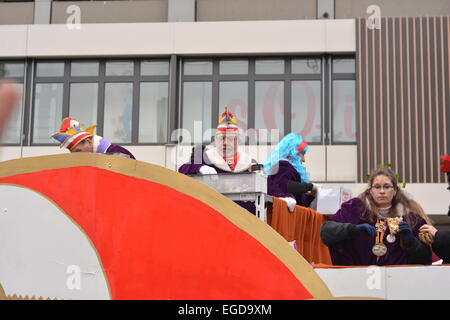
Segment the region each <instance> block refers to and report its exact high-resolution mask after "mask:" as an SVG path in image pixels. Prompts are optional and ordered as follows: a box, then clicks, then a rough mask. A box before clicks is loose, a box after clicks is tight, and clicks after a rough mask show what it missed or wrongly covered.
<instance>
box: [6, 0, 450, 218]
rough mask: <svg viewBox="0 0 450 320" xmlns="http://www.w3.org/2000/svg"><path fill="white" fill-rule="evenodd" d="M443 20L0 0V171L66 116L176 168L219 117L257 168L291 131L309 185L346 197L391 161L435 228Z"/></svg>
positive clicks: (291, 2) (448, 115) (248, 3)
mask: <svg viewBox="0 0 450 320" xmlns="http://www.w3.org/2000/svg"><path fill="white" fill-rule="evenodd" d="M449 16H450V3H449V2H448V1H446V0H431V1H427V2H426V3H424V2H423V1H421V0H395V1H392V0H384V1H382V0H379V1H372V0H370V1H366V0H359V1H356V0H305V1H296V0H283V1H280V0H229V1H220V0H142V1H50V0H45V1H44V0H42V1H38V0H36V1H34V2H27V1H25V2H10V1H5V2H0V40H1V43H2V45H1V46H0V66H1V71H0V72H2V74H3V75H2V77H4V78H8V79H13V80H14V81H16V83H17V86H18V87H19V89H20V90H21V92H22V100H21V101H20V104H21V108H19V112H18V113H17V114H16V115H15V118H14V119H13V121H12V122H11V123H10V127H9V128H8V130H7V135H6V137H5V140H4V141H3V143H4V145H5V147H4V148H3V151H2V154H1V160H8V159H14V158H19V157H27V156H35V155H46V154H53V153H58V152H66V151H65V150H60V149H59V148H58V147H56V146H55V143H54V142H53V141H51V139H50V135H51V134H53V133H54V132H56V131H57V129H58V126H59V123H60V121H61V119H62V118H64V117H67V116H72V117H76V118H78V119H79V120H80V121H81V122H82V123H84V124H85V125H91V124H97V133H98V134H99V135H102V136H105V137H106V138H108V139H109V140H111V141H112V142H115V143H119V144H122V145H125V146H127V148H129V149H130V150H131V151H132V152H133V153H134V154H135V155H136V157H137V158H138V159H139V160H142V161H147V162H151V163H154V164H158V165H162V166H165V167H167V168H171V169H174V170H175V169H176V168H177V167H178V166H179V165H180V164H182V163H183V162H184V161H185V160H186V159H187V158H188V157H189V155H190V150H191V145H192V144H194V143H202V142H203V143H208V142H210V141H211V130H210V129H212V128H214V127H215V126H216V122H217V119H218V116H219V113H220V112H221V111H222V110H223V109H224V107H225V106H228V107H229V108H230V109H231V110H232V111H233V112H234V113H235V114H236V116H237V118H238V120H239V124H240V126H241V127H242V128H243V129H244V130H245V132H246V136H245V144H246V146H245V147H246V148H247V150H248V152H250V153H251V154H252V155H253V156H254V157H255V158H256V159H257V160H258V161H260V162H263V161H264V160H265V158H266V156H267V154H268V152H269V151H270V149H271V147H272V146H273V145H274V144H276V142H277V141H278V140H279V139H280V138H281V137H282V136H284V135H285V134H287V133H289V132H297V133H300V134H302V136H303V137H304V138H305V139H306V140H307V141H308V142H309V143H310V145H311V147H310V151H309V152H308V155H307V162H306V165H307V168H308V170H309V172H310V175H311V179H312V180H313V181H316V182H319V183H324V184H327V185H328V184H329V185H345V186H347V187H349V188H351V189H352V190H353V191H354V194H355V195H356V193H358V192H360V191H361V190H362V188H364V185H365V183H366V175H367V174H368V173H370V171H371V170H372V169H373V168H374V167H376V166H377V165H380V164H388V163H389V164H391V165H392V167H393V168H394V169H395V170H396V171H397V172H398V173H399V175H400V176H401V177H402V178H403V179H404V181H405V182H406V183H407V186H406V190H407V191H408V192H410V193H411V194H412V195H413V196H414V197H415V198H416V200H418V201H419V202H420V203H421V204H422V205H423V206H424V207H425V209H426V211H427V213H429V214H433V215H435V216H436V219H438V216H439V215H441V216H442V215H445V214H446V212H447V208H448V204H449V203H450V197H449V194H448V191H447V190H446V181H445V177H444V175H443V174H441V173H440V172H439V156H440V155H441V154H447V153H448V152H449V147H450V142H449V141H450V139H449V138H450V126H449V125H447V123H449V121H448V120H449V119H450V90H449V88H450V76H449V69H450V68H449V66H450V58H449V57H450V55H449V36H450V19H449ZM270 133H272V134H270Z"/></svg>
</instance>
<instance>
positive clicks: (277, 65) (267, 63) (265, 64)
mask: <svg viewBox="0 0 450 320" xmlns="http://www.w3.org/2000/svg"><path fill="white" fill-rule="evenodd" d="M255 72H256V74H283V73H284V60H256V64H255Z"/></svg>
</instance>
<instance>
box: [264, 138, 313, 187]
mask: <svg viewBox="0 0 450 320" xmlns="http://www.w3.org/2000/svg"><path fill="white" fill-rule="evenodd" d="M302 142H303V138H302V137H301V136H300V135H298V134H295V133H289V134H288V135H286V136H285V137H284V138H283V139H281V141H280V142H279V143H278V145H277V146H276V147H275V148H274V149H273V150H272V152H271V153H270V155H269V158H268V160H267V161H266V163H265V164H264V172H265V173H266V174H267V175H271V174H275V173H276V172H277V171H278V162H279V161H280V160H286V161H289V163H290V164H291V165H292V166H293V167H294V168H295V170H297V172H298V173H299V174H300V181H301V182H309V174H308V172H307V171H306V168H305V167H304V166H303V164H302V162H301V160H300V156H299V155H298V154H297V152H298V151H297V147H298V146H299V145H300V144H301V143H302ZM307 150H308V146H306V148H305V149H304V150H303V152H306V151H307ZM274 171H275V172H274Z"/></svg>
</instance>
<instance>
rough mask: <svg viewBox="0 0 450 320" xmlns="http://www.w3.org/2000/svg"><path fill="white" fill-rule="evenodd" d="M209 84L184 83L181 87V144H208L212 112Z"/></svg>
mask: <svg viewBox="0 0 450 320" xmlns="http://www.w3.org/2000/svg"><path fill="white" fill-rule="evenodd" d="M211 88H212V86H211V82H185V83H184V85H183V126H182V128H183V129H184V130H187V132H186V133H185V134H183V144H191V143H202V142H210V141H211V135H212V134H213V132H210V133H208V132H206V131H207V130H208V129H211V117H212V115H211V110H212V89H211Z"/></svg>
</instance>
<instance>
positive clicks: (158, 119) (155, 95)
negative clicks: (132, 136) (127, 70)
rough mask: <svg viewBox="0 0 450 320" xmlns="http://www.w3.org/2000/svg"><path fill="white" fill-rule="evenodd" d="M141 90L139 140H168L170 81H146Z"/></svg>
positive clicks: (149, 141)
mask: <svg viewBox="0 0 450 320" xmlns="http://www.w3.org/2000/svg"><path fill="white" fill-rule="evenodd" d="M140 92H141V93H140V100H139V104H140V106H139V142H147V143H157V142H166V141H167V122H168V121H167V120H168V119H167V114H168V107H169V106H168V94H169V85H168V83H167V82H144V83H141V91H140Z"/></svg>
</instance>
